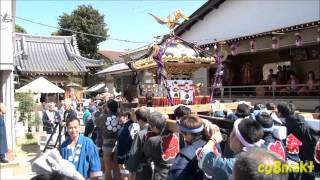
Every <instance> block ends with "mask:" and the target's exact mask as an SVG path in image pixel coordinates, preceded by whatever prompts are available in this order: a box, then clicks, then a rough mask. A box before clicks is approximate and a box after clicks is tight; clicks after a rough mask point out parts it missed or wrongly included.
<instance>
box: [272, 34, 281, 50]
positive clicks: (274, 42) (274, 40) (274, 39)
mask: <svg viewBox="0 0 320 180" xmlns="http://www.w3.org/2000/svg"><path fill="white" fill-rule="evenodd" d="M278 48H279V37H277V36H273V37H272V49H278Z"/></svg>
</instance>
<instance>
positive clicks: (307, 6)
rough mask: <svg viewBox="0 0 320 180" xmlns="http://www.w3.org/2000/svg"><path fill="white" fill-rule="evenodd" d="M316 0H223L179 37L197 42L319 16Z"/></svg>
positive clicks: (283, 25)
mask: <svg viewBox="0 0 320 180" xmlns="http://www.w3.org/2000/svg"><path fill="white" fill-rule="evenodd" d="M319 6H320V2H319V1H318V0H300V1H299V0H227V1H225V2H224V3H222V4H221V5H220V6H219V8H218V9H215V10H212V11H211V12H210V13H209V14H207V15H206V16H205V17H204V19H203V20H202V21H201V20H200V21H198V22H197V23H195V24H194V25H193V26H192V27H191V28H190V30H188V31H186V32H184V33H183V34H182V35H181V37H182V38H183V39H185V40H187V41H191V42H192V41H197V42H198V43H199V44H205V43H208V42H213V41H214V39H217V40H218V41H219V40H227V39H232V38H236V37H240V36H246V35H251V34H257V33H261V32H265V31H271V30H274V29H279V28H283V27H288V26H293V25H297V24H302V23H307V22H311V21H316V20H319V14H320V12H319Z"/></svg>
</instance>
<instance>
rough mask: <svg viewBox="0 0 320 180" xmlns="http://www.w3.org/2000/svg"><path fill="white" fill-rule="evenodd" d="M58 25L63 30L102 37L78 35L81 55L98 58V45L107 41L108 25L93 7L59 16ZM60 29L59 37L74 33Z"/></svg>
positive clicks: (89, 6) (84, 7)
mask: <svg viewBox="0 0 320 180" xmlns="http://www.w3.org/2000/svg"><path fill="white" fill-rule="evenodd" d="M58 24H59V26H60V27H61V28H63V29H70V30H74V31H78V32H83V33H88V34H94V35H98V36H102V37H94V36H89V35H85V34H80V33H77V34H76V35H77V42H78V47H79V50H80V53H81V54H82V55H83V56H86V57H89V58H97V51H98V44H99V43H100V42H102V41H105V40H106V38H104V37H107V31H108V29H107V28H106V26H107V24H106V23H105V22H104V15H101V14H100V13H99V12H98V10H96V9H94V8H93V7H92V6H91V5H88V6H86V5H81V6H78V8H77V9H76V10H74V11H73V12H72V13H71V14H70V15H69V14H67V13H64V14H63V15H62V16H59V19H58ZM63 29H60V30H59V31H58V32H57V35H62V36H70V35H72V34H73V32H70V31H65V30H63Z"/></svg>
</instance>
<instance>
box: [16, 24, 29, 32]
mask: <svg viewBox="0 0 320 180" xmlns="http://www.w3.org/2000/svg"><path fill="white" fill-rule="evenodd" d="M15 32H17V33H27V31H26V30H25V29H24V28H23V27H22V26H19V25H18V24H15Z"/></svg>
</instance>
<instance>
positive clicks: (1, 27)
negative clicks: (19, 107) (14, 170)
mask: <svg viewBox="0 0 320 180" xmlns="http://www.w3.org/2000/svg"><path fill="white" fill-rule="evenodd" d="M12 6H14V1H12V0H5V1H0V14H1V18H0V31H1V32H0V41H1V43H0V48H1V49H0V54H1V55H0V75H1V77H0V81H1V83H0V85H1V87H0V101H2V102H3V103H4V104H5V106H6V109H7V112H6V114H5V123H6V131H7V142H8V149H9V150H13V149H14V147H15V119H14V109H13V106H14V85H13V72H12V70H13V33H12V26H13V21H12ZM14 9H15V8H14ZM5 14H7V15H8V16H7V17H8V19H9V20H7V21H3V20H2V19H3V16H4V15H5Z"/></svg>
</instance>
